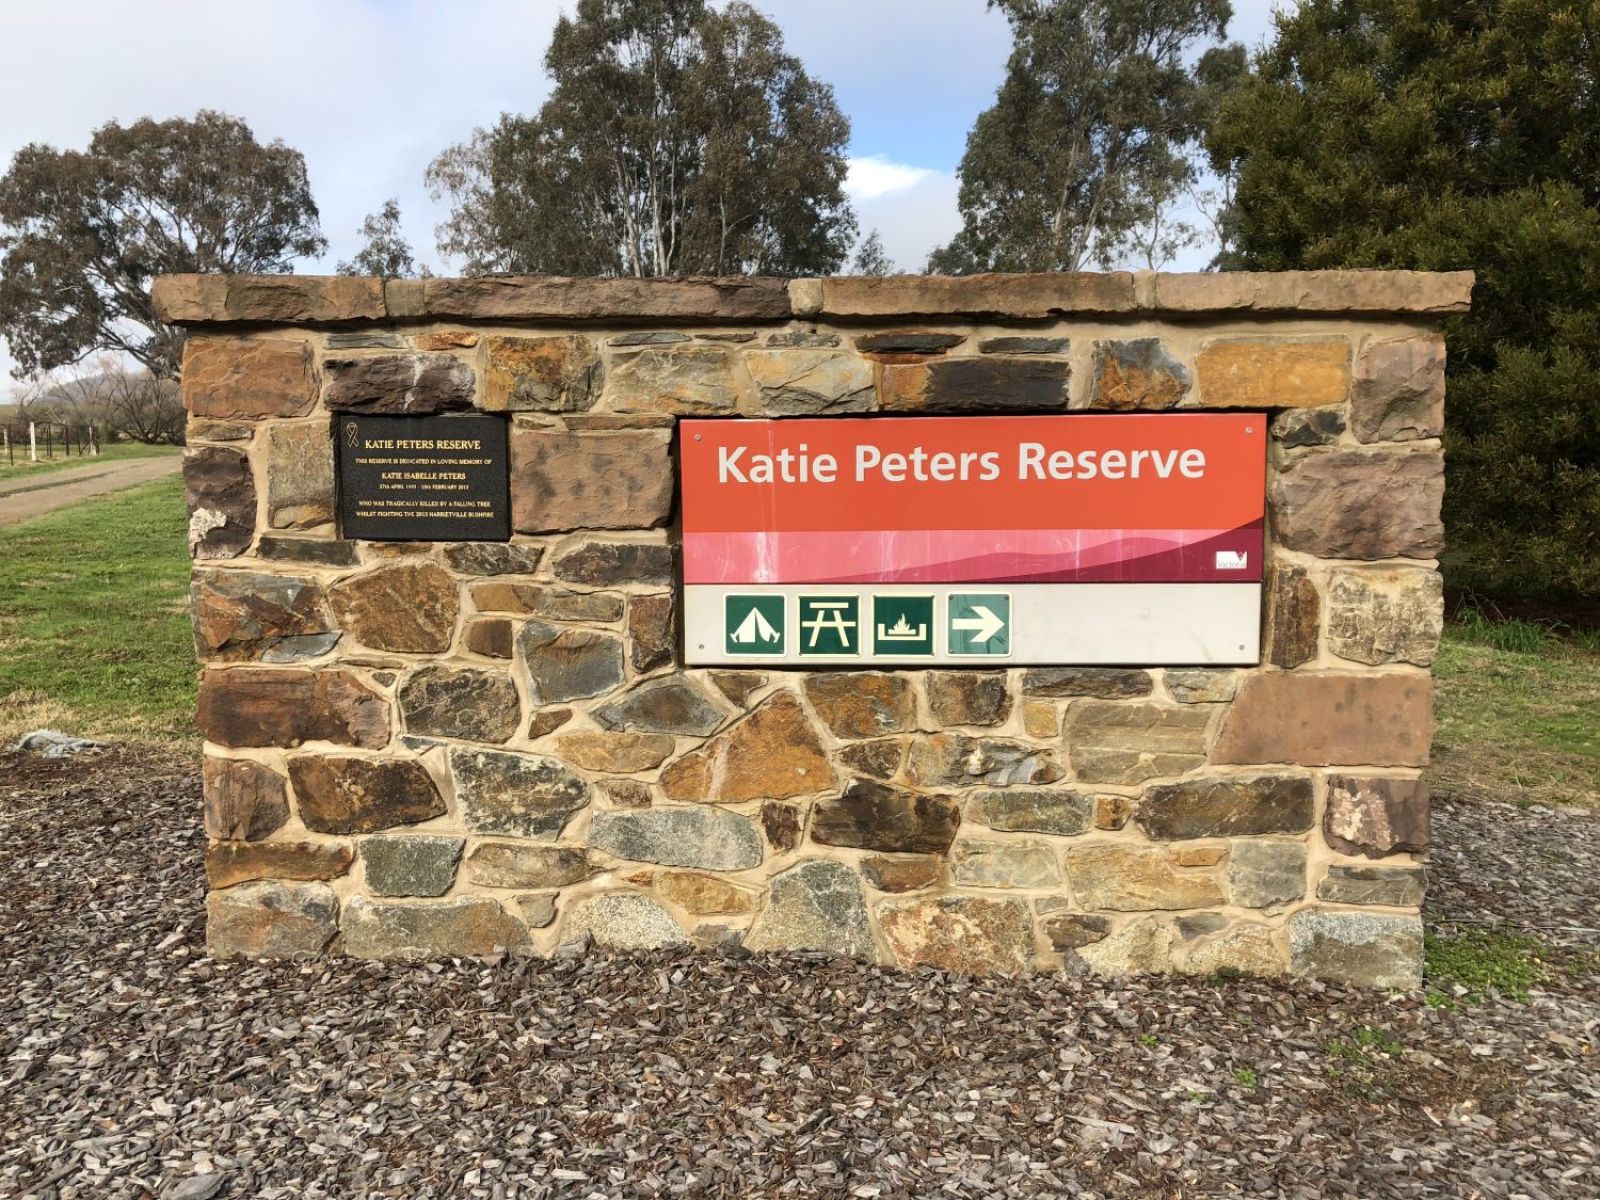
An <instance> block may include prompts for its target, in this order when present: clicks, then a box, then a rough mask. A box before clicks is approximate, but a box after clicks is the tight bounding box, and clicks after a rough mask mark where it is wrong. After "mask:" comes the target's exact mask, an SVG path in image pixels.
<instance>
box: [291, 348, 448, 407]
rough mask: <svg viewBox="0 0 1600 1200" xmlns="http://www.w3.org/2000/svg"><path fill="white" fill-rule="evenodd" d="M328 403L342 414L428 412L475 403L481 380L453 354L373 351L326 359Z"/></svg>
mask: <svg viewBox="0 0 1600 1200" xmlns="http://www.w3.org/2000/svg"><path fill="white" fill-rule="evenodd" d="M322 368H323V371H324V372H325V373H326V375H327V383H326V386H325V387H324V388H323V392H322V403H323V404H324V405H325V406H326V407H327V408H328V409H329V411H331V412H336V413H345V412H348V413H373V414H382V415H385V416H423V415H426V414H429V413H441V412H463V411H466V410H468V409H470V408H472V406H473V401H474V400H475V399H476V397H477V387H478V379H477V375H476V373H475V372H474V371H473V369H472V367H471V365H470V364H468V363H465V362H463V361H462V360H461V359H459V358H454V357H452V356H451V355H448V354H367V355H361V356H360V357H354V358H332V357H330V358H326V359H324V360H323V363H322Z"/></svg>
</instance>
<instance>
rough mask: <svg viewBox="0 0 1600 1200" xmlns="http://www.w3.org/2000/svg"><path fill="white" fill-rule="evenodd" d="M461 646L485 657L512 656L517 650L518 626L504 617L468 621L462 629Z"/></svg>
mask: <svg viewBox="0 0 1600 1200" xmlns="http://www.w3.org/2000/svg"><path fill="white" fill-rule="evenodd" d="M461 647H462V649H464V650H467V651H469V652H470V653H472V654H481V655H483V656H484V657H485V658H510V657H511V656H512V655H514V654H515V653H516V652H517V627H516V625H515V624H513V623H512V622H510V621H508V620H506V619H505V618H504V617H486V618H484V619H483V620H480V621H468V622H467V626H466V628H465V629H463V630H462V631H461Z"/></svg>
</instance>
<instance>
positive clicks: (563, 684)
mask: <svg viewBox="0 0 1600 1200" xmlns="http://www.w3.org/2000/svg"><path fill="white" fill-rule="evenodd" d="M517 649H518V651H519V652H520V654H521V657H522V664H523V667H524V668H525V670H526V675H525V678H526V680H527V685H528V698H529V699H530V700H532V701H533V702H534V703H535V704H561V703H564V702H565V701H568V700H582V699H585V698H587V697H590V696H601V695H604V694H605V693H606V692H609V691H612V690H614V689H615V688H619V687H621V686H622V684H623V680H624V678H625V672H624V670H623V665H622V639H621V638H618V637H614V636H612V635H611V634H608V633H599V632H597V631H595V630H593V629H558V628H556V627H555V626H553V625H546V624H545V623H544V622H542V621H529V622H527V623H526V624H525V625H523V627H522V630H521V632H520V633H518V634H517Z"/></svg>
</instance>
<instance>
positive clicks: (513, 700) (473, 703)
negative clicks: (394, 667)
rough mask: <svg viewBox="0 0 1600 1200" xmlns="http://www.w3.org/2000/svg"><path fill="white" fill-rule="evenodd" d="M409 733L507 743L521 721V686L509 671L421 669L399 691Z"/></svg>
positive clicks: (397, 696) (397, 695) (448, 668)
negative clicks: (509, 674) (511, 677)
mask: <svg viewBox="0 0 1600 1200" xmlns="http://www.w3.org/2000/svg"><path fill="white" fill-rule="evenodd" d="M395 699H396V701H397V702H398V703H399V706H400V715H401V717H402V718H403V719H404V721H405V727H406V732H407V733H413V734H420V735H421V736H423V737H449V738H463V739H465V740H467V741H471V742H505V741H509V740H510V738H511V736H512V735H513V734H514V733H516V732H517V728H518V726H520V725H521V724H522V701H521V699H520V698H519V697H518V696H517V685H516V684H514V683H512V682H511V679H510V677H509V676H508V675H507V674H506V673H505V672H504V671H480V670H477V669H475V668H470V667H461V668H456V667H421V668H419V669H418V670H415V671H413V672H412V673H411V674H410V675H408V676H407V677H406V680H405V682H404V683H402V684H401V685H400V690H399V691H398V692H397V693H396V696H395Z"/></svg>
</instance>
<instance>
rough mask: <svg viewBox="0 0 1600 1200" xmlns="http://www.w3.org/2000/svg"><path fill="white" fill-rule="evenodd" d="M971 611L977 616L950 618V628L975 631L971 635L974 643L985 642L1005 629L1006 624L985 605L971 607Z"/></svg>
mask: <svg viewBox="0 0 1600 1200" xmlns="http://www.w3.org/2000/svg"><path fill="white" fill-rule="evenodd" d="M972 611H973V612H974V613H976V614H977V616H973V617H952V618H951V620H950V628H951V629H975V630H977V632H976V633H974V634H973V635H972V640H973V641H974V642H987V641H988V640H989V639H990V638H992V637H993V636H994V635H995V634H997V633H999V632H1000V631H1001V630H1002V629H1004V628H1005V627H1006V623H1005V622H1004V621H1003V620H1001V619H1000V618H999V617H997V616H995V615H994V612H993V611H992V610H991V609H989V608H988V607H986V606H985V605H982V604H974V605H973V606H972Z"/></svg>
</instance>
